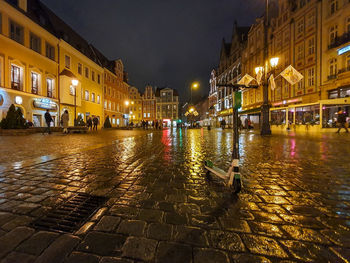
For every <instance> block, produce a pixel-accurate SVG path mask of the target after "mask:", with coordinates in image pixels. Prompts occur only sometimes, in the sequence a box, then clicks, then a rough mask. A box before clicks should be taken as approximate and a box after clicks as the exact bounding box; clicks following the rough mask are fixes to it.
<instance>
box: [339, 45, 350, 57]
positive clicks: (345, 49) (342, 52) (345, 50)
mask: <svg viewBox="0 0 350 263" xmlns="http://www.w3.org/2000/svg"><path fill="white" fill-rule="evenodd" d="M349 51H350V45H348V46H346V47H343V48H341V49H338V56H340V55H342V54H344V53H346V52H349Z"/></svg>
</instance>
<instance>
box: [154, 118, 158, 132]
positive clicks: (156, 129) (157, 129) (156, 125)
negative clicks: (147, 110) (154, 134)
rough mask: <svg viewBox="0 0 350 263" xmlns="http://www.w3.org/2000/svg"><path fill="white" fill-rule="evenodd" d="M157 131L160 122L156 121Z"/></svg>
mask: <svg viewBox="0 0 350 263" xmlns="http://www.w3.org/2000/svg"><path fill="white" fill-rule="evenodd" d="M155 125H156V130H158V120H156V124H155Z"/></svg>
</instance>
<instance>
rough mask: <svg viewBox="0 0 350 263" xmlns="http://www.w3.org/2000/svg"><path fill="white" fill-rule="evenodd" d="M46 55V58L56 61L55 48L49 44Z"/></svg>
mask: <svg viewBox="0 0 350 263" xmlns="http://www.w3.org/2000/svg"><path fill="white" fill-rule="evenodd" d="M45 54H46V57H48V58H49V59H52V60H55V48H54V47H53V46H51V45H50V44H49V43H46V46H45Z"/></svg>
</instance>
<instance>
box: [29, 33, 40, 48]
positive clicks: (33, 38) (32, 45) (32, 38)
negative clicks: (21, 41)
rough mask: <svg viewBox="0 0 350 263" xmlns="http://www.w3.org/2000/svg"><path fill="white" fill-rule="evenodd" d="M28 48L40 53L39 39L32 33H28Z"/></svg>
mask: <svg viewBox="0 0 350 263" xmlns="http://www.w3.org/2000/svg"><path fill="white" fill-rule="evenodd" d="M30 48H31V49H32V50H34V51H36V52H38V53H41V39H40V37H38V36H36V35H34V34H33V33H30Z"/></svg>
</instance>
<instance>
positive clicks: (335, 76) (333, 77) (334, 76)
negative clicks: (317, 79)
mask: <svg viewBox="0 0 350 263" xmlns="http://www.w3.org/2000/svg"><path fill="white" fill-rule="evenodd" d="M327 78H328V80H332V79H336V78H337V74H334V75H329V76H328V77H327Z"/></svg>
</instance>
